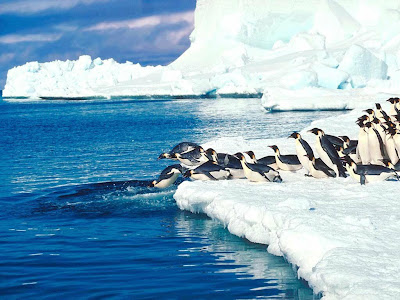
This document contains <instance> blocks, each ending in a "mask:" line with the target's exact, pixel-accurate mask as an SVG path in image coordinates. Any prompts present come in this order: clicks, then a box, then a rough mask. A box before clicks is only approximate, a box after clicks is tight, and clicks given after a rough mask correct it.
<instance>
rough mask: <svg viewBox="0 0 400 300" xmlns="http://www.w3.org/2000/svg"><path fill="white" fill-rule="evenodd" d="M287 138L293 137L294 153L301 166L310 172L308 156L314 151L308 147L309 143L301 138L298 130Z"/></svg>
mask: <svg viewBox="0 0 400 300" xmlns="http://www.w3.org/2000/svg"><path fill="white" fill-rule="evenodd" d="M288 138H293V139H295V143H296V154H297V158H298V159H299V161H300V163H301V165H302V166H303V168H304V169H306V170H307V172H310V166H309V163H310V158H309V157H310V156H311V155H312V156H314V153H313V151H312V149H311V147H310V145H309V144H308V143H307V141H306V140H303V139H302V137H301V135H300V133H298V132H293V133H292V134H291V135H290V136H289V137H288Z"/></svg>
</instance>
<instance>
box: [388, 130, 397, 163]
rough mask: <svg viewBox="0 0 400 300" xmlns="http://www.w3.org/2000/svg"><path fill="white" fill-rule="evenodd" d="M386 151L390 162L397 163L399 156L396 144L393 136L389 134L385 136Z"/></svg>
mask: <svg viewBox="0 0 400 300" xmlns="http://www.w3.org/2000/svg"><path fill="white" fill-rule="evenodd" d="M386 151H387V153H388V156H389V159H390V161H391V162H392V164H394V165H395V164H397V162H398V161H399V157H398V155H397V151H396V144H395V142H394V140H393V138H392V137H390V136H389V135H387V136H386Z"/></svg>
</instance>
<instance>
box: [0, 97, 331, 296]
mask: <svg viewBox="0 0 400 300" xmlns="http://www.w3.org/2000/svg"><path fill="white" fill-rule="evenodd" d="M331 114H332V112H318V113H310V112H303V113H280V114H267V113H265V111H263V109H262V108H261V107H260V104H259V100H257V99H219V100H210V99H205V100H179V101H169V100H166V101H138V100H135V101H116V102H111V101H108V102H106V101H86V102H63V101H39V102H0V170H1V172H0V205H1V210H0V298H1V297H4V298H6V299H16V298H19V299H21V298H24V299H32V298H41V299H42V298H55V297H62V299H69V298H93V299H98V298H118V299H120V298H130V299H154V298H163V299H171V298H172V299H185V298H196V299H199V298H212V299H216V298H218V299H220V298H228V299H233V298H236V299H237V298H240V299H254V298H274V299H312V298H313V295H312V291H311V290H310V289H309V288H308V287H307V286H306V285H305V284H304V283H303V282H301V281H299V280H297V278H296V273H295V272H294V271H293V270H292V268H291V267H290V266H289V265H288V264H287V263H286V262H285V261H284V260H283V259H282V258H279V257H274V256H272V255H269V254H268V253H267V251H266V246H264V245H257V244H253V243H250V242H248V241H246V240H244V239H241V238H238V237H235V236H233V235H231V234H230V233H229V232H228V231H227V230H226V229H224V228H223V226H222V225H220V224H219V223H217V222H215V221H213V220H210V219H208V218H207V217H205V216H203V215H194V214H191V213H187V212H183V211H180V210H179V209H178V208H177V207H176V205H175V202H174V200H173V197H172V196H173V194H174V191H175V189H176V187H171V188H169V189H167V190H163V191H157V190H154V189H150V188H147V187H146V183H147V182H148V181H149V180H150V179H152V178H153V177H155V176H156V174H157V173H159V172H160V171H161V170H162V169H163V168H164V167H165V166H166V165H168V162H166V161H157V157H158V155H159V154H160V153H161V152H162V151H164V150H168V149H170V148H171V147H172V146H173V145H175V144H176V143H178V142H180V141H184V140H188V141H194V142H198V143H202V142H205V141H208V140H210V139H215V138H217V137H222V136H232V137H234V136H244V137H245V138H249V139H253V138H270V137H277V136H287V135H288V134H289V133H290V132H292V131H293V130H299V129H301V128H302V127H304V126H306V125H307V124H308V123H309V122H310V121H312V120H313V119H316V118H320V117H324V116H327V115H331ZM281 124H284V126H282V125H281Z"/></svg>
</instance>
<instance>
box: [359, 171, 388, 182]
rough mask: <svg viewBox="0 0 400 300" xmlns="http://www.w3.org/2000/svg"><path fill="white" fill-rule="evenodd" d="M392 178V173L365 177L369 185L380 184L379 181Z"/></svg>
mask: <svg viewBox="0 0 400 300" xmlns="http://www.w3.org/2000/svg"><path fill="white" fill-rule="evenodd" d="M392 176H393V174H392V173H382V174H380V175H365V180H366V182H367V183H368V182H378V181H384V180H386V179H388V178H389V177H392Z"/></svg>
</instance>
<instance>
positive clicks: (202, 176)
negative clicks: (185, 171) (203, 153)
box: [190, 173, 211, 181]
mask: <svg viewBox="0 0 400 300" xmlns="http://www.w3.org/2000/svg"><path fill="white" fill-rule="evenodd" d="M190 177H191V178H192V179H195V180H203V181H206V180H211V178H210V177H208V176H207V175H205V174H201V173H200V174H193V175H192V176H190Z"/></svg>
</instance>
